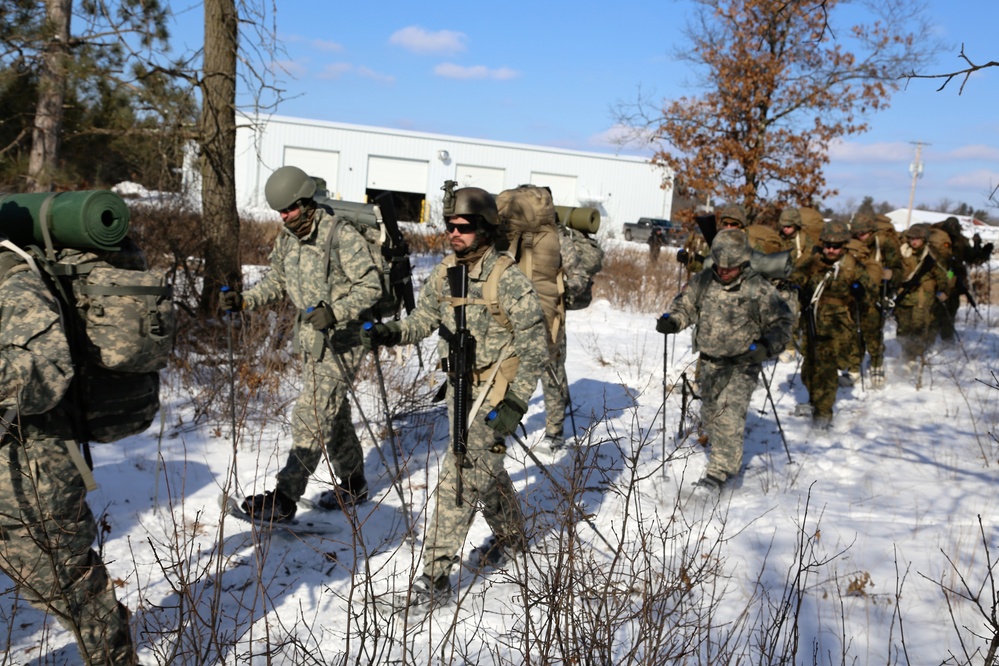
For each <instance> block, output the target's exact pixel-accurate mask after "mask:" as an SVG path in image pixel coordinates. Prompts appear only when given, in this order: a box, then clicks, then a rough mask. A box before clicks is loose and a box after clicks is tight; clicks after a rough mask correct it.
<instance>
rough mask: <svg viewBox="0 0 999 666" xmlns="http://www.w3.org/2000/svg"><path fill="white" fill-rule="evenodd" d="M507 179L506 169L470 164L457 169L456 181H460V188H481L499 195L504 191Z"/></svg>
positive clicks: (458, 166) (460, 165) (461, 165)
mask: <svg viewBox="0 0 999 666" xmlns="http://www.w3.org/2000/svg"><path fill="white" fill-rule="evenodd" d="M505 178H506V170H505V169H496V168H494V167H482V166H471V165H469V164H459V165H457V166H456V167H455V176H454V179H455V180H457V181H458V187H481V188H482V189H484V190H485V191H486V192H492V193H493V194H499V193H500V192H502V191H503V189H504V188H503V184H504V183H505V182H506V180H505Z"/></svg>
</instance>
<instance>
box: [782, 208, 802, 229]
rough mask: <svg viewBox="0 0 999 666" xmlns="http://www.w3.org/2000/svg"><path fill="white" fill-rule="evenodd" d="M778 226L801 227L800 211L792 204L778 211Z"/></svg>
mask: <svg viewBox="0 0 999 666" xmlns="http://www.w3.org/2000/svg"><path fill="white" fill-rule="evenodd" d="M778 225H779V226H782V227H797V228H798V229H800V228H801V211H799V210H798V209H797V208H795V207H794V206H788V207H787V208H785V209H784V210H782V211H781V212H780V221H779V222H778Z"/></svg>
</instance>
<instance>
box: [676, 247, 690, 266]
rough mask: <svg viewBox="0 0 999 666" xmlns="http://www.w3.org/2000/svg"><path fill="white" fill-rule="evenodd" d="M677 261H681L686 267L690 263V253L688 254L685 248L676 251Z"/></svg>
mask: <svg viewBox="0 0 999 666" xmlns="http://www.w3.org/2000/svg"><path fill="white" fill-rule="evenodd" d="M676 260H677V261H679V262H680V263H681V264H683V265H684V266H686V265H687V264H689V263H690V253H688V252H687V251H686V250H684V249H683V248H680V249H679V250H677V251H676Z"/></svg>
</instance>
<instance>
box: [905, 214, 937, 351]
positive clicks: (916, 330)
mask: <svg viewBox="0 0 999 666" xmlns="http://www.w3.org/2000/svg"><path fill="white" fill-rule="evenodd" d="M928 237H929V225H928V224H922V223H920V224H914V225H912V226H911V227H909V228H908V229H907V230H906V231H905V233H903V234H902V238H903V240H904V242H903V243H902V247H901V250H900V252H901V255H902V274H901V283H900V286H899V290H898V293H897V294H896V296H895V321H896V322H898V328H897V331H896V334H895V337H896V338H897V339H898V342H899V344H900V345H901V347H902V360H903V361H904V362H905V364H906V368H907V369H909V370H912V369H914V368H915V366H916V364H917V363H918V360H919V357H921V356H922V355H923V354H924V353H926V349H927V347H929V346H930V344H931V343H932V342H933V338H934V337H935V336H936V328H935V325H934V323H935V322H934V313H933V311H934V304H936V303H937V302H939V301H941V300H944V299H946V297H947V296H946V294H945V293H944V292H943V291H942V290H941V287H942V286H943V285H945V284H946V282H947V272H946V271H945V270H944V269H943V267H942V266H940V264H938V263H937V261H936V259H934V258H933V255H932V254H931V253H930V248H929V245H928V244H927V242H926V240H927V238H928Z"/></svg>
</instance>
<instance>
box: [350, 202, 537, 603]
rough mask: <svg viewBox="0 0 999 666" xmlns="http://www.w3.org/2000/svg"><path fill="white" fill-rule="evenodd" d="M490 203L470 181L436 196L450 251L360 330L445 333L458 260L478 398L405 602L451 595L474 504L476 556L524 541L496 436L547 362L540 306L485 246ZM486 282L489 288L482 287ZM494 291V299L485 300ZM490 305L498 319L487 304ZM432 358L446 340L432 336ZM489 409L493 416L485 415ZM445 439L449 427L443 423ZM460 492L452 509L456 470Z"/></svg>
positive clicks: (493, 218)
mask: <svg viewBox="0 0 999 666" xmlns="http://www.w3.org/2000/svg"><path fill="white" fill-rule="evenodd" d="M497 218H498V213H497V208H496V201H495V199H494V198H493V196H492V195H491V194H489V193H488V192H486V191H485V190H482V189H479V188H477V187H466V188H462V189H458V190H455V191H454V194H453V197H450V196H446V197H445V200H444V220H445V227H446V229H447V234H448V241H449V242H450V244H451V247H452V249H453V250H454V254H453V255H449V256H447V257H445V259H444V260H443V261H442V262H441V263H440V264H438V265H437V266H436V267H434V270H433V271H432V272H431V273H430V276H429V277H428V278H427V281H426V282H425V283H424V286H423V289H422V290H421V291H420V299H419V303H418V304H417V307H416V309H415V310H413V312H412V313H411V314H410V315H409V316H408V317H406V318H405V319H403V320H402V321H398V322H389V323H387V324H375V325H374V326H373V327H372V328H370V330H368V331H363V332H362V334H361V335H362V340H363V342H364V345H365V347H366V348H370V347H372V346H380V345H386V346H392V345H397V344H400V343H407V344H412V343H416V342H418V341H420V340H422V339H423V338H425V337H427V336H429V335H430V334H431V333H433V332H434V331H437V330H439V329H447V330H450V331H454V330H455V314H454V306H455V305H457V304H459V303H456V302H454V300H453V299H452V296H451V293H450V286H449V284H448V280H447V269H448V268H449V267H452V266H455V265H457V264H464V265H467V266H468V294H467V298H465V299H464V304H465V305H466V306H467V310H466V317H467V327H468V329H469V331H470V332H471V334H472V337H473V338H474V340H475V359H474V363H473V369H472V373H471V374H472V378H471V382H470V383H471V390H470V396H469V403H470V404H472V405H473V406H474V405H475V404H477V403H480V402H481V406H480V407H479V409H478V410H477V411H476V410H475V409H474V407H473V411H472V412H471V413H470V414H469V415H468V421H467V423H468V436H467V451H468V453H467V456H466V463H467V464H466V465H464V466H463V467H462V468H461V469H457V468H456V460H455V455H454V450H453V447H449V448H448V451H447V454H446V455H445V456H444V461H443V464H442V466H441V471H440V478H439V480H438V486H437V502H436V507H435V508H434V513H433V517H432V518H431V520H430V525H429V527H428V533H427V535H426V545H425V552H424V555H423V575H422V576H421V577H420V578H419V579H417V580H416V581H415V582H414V584H413V589H412V594H411V597H410V600H411V603H412V604H413V605H424V604H427V603H432V602H434V601H435V599H440V598H441V597H446V596H448V595H450V593H451V580H450V572H451V568H452V566H453V565H454V564H455V563H456V562H457V561H458V556H459V553H460V551H461V547H462V544H464V542H465V538H466V537H467V536H468V530H469V528H470V527H471V524H472V519H473V517H474V513H473V512H474V509H475V507H476V506H481V507H482V514H483V517H484V518H485V519H486V522H487V524H488V525H489V528H490V529H491V530H492V532H493V538H492V539H490V540H489V542H488V543H487V544H486V545H485V546H484V547H481V548H480V549H477V550H478V554H479V560H480V562H484V563H492V564H494V565H497V566H498V565H501V564H502V563H503V562H504V561H505V560H506V559H507V558H509V557H511V556H513V555H515V554H516V553H518V552H522V551H523V550H524V549H525V547H526V544H527V538H526V535H525V533H524V516H523V512H522V511H521V508H520V502H519V500H518V499H517V495H516V491H515V490H514V488H513V484H512V482H511V481H510V476H509V474H508V473H507V472H506V469H505V468H504V459H505V453H506V445H505V443H504V438H505V437H507V436H508V435H511V434H513V433H515V431H516V428H517V426H518V425H519V424H520V421H521V419H522V417H523V416H524V413H525V412H526V411H527V399H528V398H529V397H530V396H531V394H532V393H533V392H534V388H535V386H537V383H538V378H539V374H540V371H541V369H542V368H544V367H545V366H546V365H547V364H548V362H549V358H548V341H547V334H546V332H545V319H544V314H543V313H542V310H541V302H540V300H539V299H538V296H537V294H536V293H535V291H534V288H533V286H532V284H531V282H530V280H529V279H528V278H527V277H526V276H525V275H524V274H523V273H521V272H520V271H519V270H516V269H515V268H514V269H510V266H511V265H512V260H511V259H510V257H509V255H505V254H501V253H499V252H498V251H497V250H496V248H495V244H496V241H497V239H498V236H499V234H500V231H499V230H498V228H497V221H498V220H497ZM491 286H492V288H493V289H494V291H491V289H490V288H491ZM490 293H494V294H495V298H496V299H497V301H498V302H497V303H495V304H491V303H490V300H489V298H488V297H487V296H488V295H489V294H490ZM494 306H495V307H496V309H498V310H499V311H501V312H502V313H503V315H504V317H505V319H506V322H504V321H503V320H502V319H501V318H500V317H499V316H497V314H495V313H494V312H493V311H492V310H493V308H494ZM438 348H439V353H440V356H441V358H446V357H447V355H448V354H447V350H448V345H447V342H446V341H445V340H444V339H443V338H441V340H440V342H439V347H438ZM453 391H454V384H453V383H452V382H449V383H448V397H449V400H448V407H449V416H450V418H451V420H452V423H453V421H454V413H453V411H454V400H453V398H454V395H453ZM490 412H494V414H495V417H494V418H492V419H487V416H488V415H490ZM452 435H453V428H452ZM459 474H460V475H461V482H462V485H463V488H464V492H463V496H462V502H461V506H458V502H457V501H456V500H457V498H458V495H457V492H458V486H457V481H458V475H459Z"/></svg>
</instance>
